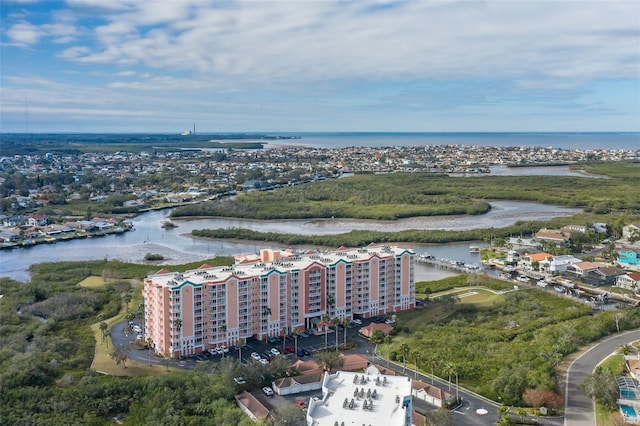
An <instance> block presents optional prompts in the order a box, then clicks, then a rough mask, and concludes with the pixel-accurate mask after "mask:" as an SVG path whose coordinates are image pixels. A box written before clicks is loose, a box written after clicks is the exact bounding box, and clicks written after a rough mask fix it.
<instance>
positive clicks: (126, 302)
mask: <svg viewBox="0 0 640 426" xmlns="http://www.w3.org/2000/svg"><path fill="white" fill-rule="evenodd" d="M122 301H123V302H124V308H125V311H126V312H129V303H130V302H131V292H130V291H127V292H126V293H124V294H123V295H122Z"/></svg>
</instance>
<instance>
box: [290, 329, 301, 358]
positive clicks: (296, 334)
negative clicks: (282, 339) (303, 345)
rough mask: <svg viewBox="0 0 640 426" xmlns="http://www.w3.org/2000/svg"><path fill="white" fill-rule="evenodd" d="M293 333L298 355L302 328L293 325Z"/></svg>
mask: <svg viewBox="0 0 640 426" xmlns="http://www.w3.org/2000/svg"><path fill="white" fill-rule="evenodd" d="M291 333H292V334H293V341H294V342H295V343H294V344H295V349H296V355H298V333H300V329H299V328H298V327H293V330H291Z"/></svg>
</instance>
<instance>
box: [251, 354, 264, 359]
mask: <svg viewBox="0 0 640 426" xmlns="http://www.w3.org/2000/svg"><path fill="white" fill-rule="evenodd" d="M251 358H253V359H255V360H256V361H260V360H261V359H262V357H261V356H260V354H259V353H258V352H252V353H251Z"/></svg>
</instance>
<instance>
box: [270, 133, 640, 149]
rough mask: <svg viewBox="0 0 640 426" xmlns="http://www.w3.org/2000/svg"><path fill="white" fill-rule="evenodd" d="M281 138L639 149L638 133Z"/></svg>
mask: <svg viewBox="0 0 640 426" xmlns="http://www.w3.org/2000/svg"><path fill="white" fill-rule="evenodd" d="M269 134H277V135H282V136H300V139H291V140H283V141H278V142H277V143H276V144H278V145H303V146H308V147H313V148H346V147H360V146H362V147H384V146H423V145H466V146H475V145H478V146H498V147H504V146H530V147H545V148H548V147H551V148H561V149H589V150H591V149H606V150H614V149H623V150H640V133H639V132H599V133H587V132H584V133H581V132H571V133H568V132H567V133H565V132H559V133H555V132H554V133H366V132H362V133H361V132H352V133H338V132H326V133H323V132H301V133H296V132H282V133H269Z"/></svg>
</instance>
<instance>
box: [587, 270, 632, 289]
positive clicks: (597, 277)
mask: <svg viewBox="0 0 640 426" xmlns="http://www.w3.org/2000/svg"><path fill="white" fill-rule="evenodd" d="M624 274H625V270H624V269H620V268H618V267H616V266H602V267H599V268H597V269H592V270H590V271H587V272H585V273H584V274H583V275H582V282H584V283H585V284H590V285H596V286H601V285H614V284H615V283H616V278H617V277H619V276H620V275H624Z"/></svg>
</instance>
